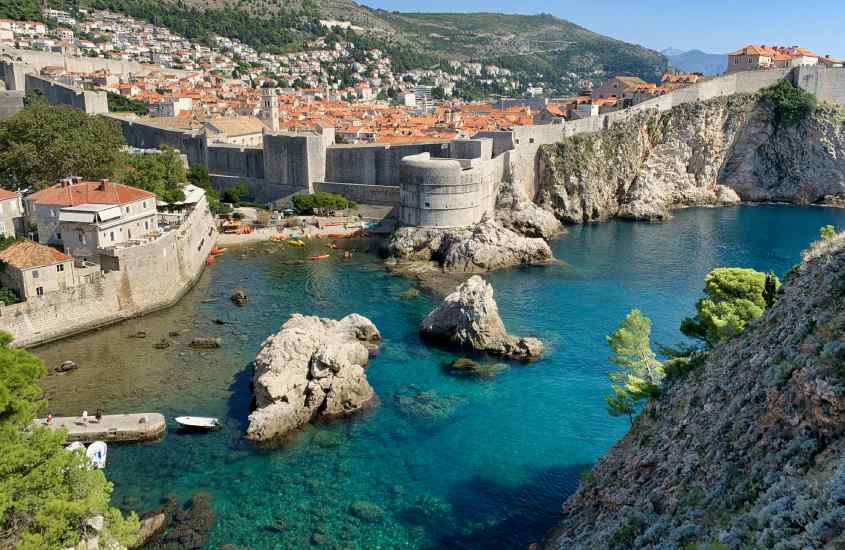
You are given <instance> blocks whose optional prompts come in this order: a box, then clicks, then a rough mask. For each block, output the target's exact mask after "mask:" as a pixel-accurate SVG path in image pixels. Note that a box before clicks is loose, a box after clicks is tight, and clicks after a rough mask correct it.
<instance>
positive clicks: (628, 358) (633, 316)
mask: <svg viewBox="0 0 845 550" xmlns="http://www.w3.org/2000/svg"><path fill="white" fill-rule="evenodd" d="M650 339H651V321H650V320H649V319H648V317H646V316H644V315H643V314H642V312H640V310H638V309H634V310H632V311H631V312H630V313H628V315H627V316H626V317H625V319H624V320H623V321H622V322H621V323H620V324H619V327H618V328H617V329H616V331H615V332H614V333H613V334H611V335H610V336H608V337H607V343H608V344H609V345H610V349H612V350H613V356H612V357H611V358H610V362H611V363H613V364H614V365H615V366H616V369H617V370H616V371H615V372H612V373H610V381H611V382H612V384H611V390H612V393H611V395H609V396H607V398H606V400H607V410H608V412H609V413H610V414H611V415H612V416H621V415H627V416H628V418H629V419H630V420H631V421H632V422H633V414H634V410H635V407H636V404H637V403H638V402H639V401H641V400H643V399H646V398H649V397H652V396H655V395H657V394H658V393H659V392H660V383H661V382H662V381H663V378H664V376H665V374H664V371H663V365H662V364H661V363H660V361H658V360H657V355H656V354H655V353H654V352H653V351H652V349H651V343H650Z"/></svg>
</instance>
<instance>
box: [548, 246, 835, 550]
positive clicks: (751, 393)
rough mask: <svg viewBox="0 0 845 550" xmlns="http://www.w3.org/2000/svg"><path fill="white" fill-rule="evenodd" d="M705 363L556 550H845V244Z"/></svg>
mask: <svg viewBox="0 0 845 550" xmlns="http://www.w3.org/2000/svg"><path fill="white" fill-rule="evenodd" d="M700 363H701V364H699V365H697V366H693V367H692V368H691V369H685V370H686V372H684V371H682V370H676V371H675V373H674V375H670V377H669V380H668V382H667V383H665V386H664V388H663V389H662V393H661V395H660V397H659V398H657V399H653V400H651V401H650V402H649V403H648V404H647V405H646V406H645V407H644V409H643V411H642V412H641V414H640V415H639V417H638V418H637V419H636V420H635V421H634V423H633V425H632V427H631V429H630V430H629V431H628V433H627V434H626V435H625V437H624V438H623V439H622V440H621V441H620V442H619V443H617V444H616V445H615V446H614V447H613V448H612V449H611V450H610V451H609V452H608V453H607V454H606V455H605V456H604V457H603V458H602V459H601V460H599V462H598V463H597V464H596V465H595V467H594V468H593V470H592V472H591V474H590V475H589V476H587V478H586V479H588V481H585V482H584V483H583V484H582V486H581V487H580V488H579V489H578V491H577V492H576V493H575V495H573V496H572V497H571V498H570V499H569V500H568V501H567V502H566V503H565V505H564V507H563V518H562V520H561V522H560V525H559V526H558V527H557V528H556V529H555V530H553V531H552V532H551V533H550V535H549V536H548V538H547V540H546V541H545V543H543V544H542V547H543V548H546V549H561V550H562V549H567V550H572V549H575V550H577V549H592V548H608V549H611V550H612V549H617V548H618V549H621V548H625V549H628V548H661V549H662V548H666V549H669V548H671V549H674V548H691V547H693V546H695V547H696V548H711V547H712V548H717V547H718V548H728V549H731V550H734V549H740V548H742V549H747V548H751V549H756V548H761V549H762V548H784V549H785V548H840V547H842V545H843V544H845V237H843V236H840V237H838V238H837V239H835V240H833V241H829V242H825V243H822V244H820V245H815V246H814V247H813V248H812V249H811V250H810V252H809V253H807V254H805V261H804V263H803V264H802V265H801V266H799V267H798V268H797V269H796V270H794V272H793V273H792V274H790V275H789V276H788V277H787V279H786V281H785V284H784V286H783V290H782V294H781V295H780V296H779V298H778V301H777V303H776V304H775V305H774V306H773V307H772V308H770V309H768V310H767V311H766V312H765V313H764V314H763V316H762V317H761V318H760V319H758V320H756V321H755V322H753V323H752V324H751V325H749V327H748V328H747V329H746V330H745V332H743V333H742V334H741V335H740V336H738V337H737V338H735V339H733V340H731V341H729V342H727V343H725V344H723V345H721V346H720V347H718V348H716V349H714V350H713V351H711V352H710V353H709V354H708V355H707V356H706V358H705V359H703V360H702V361H701V362H700Z"/></svg>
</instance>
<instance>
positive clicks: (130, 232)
mask: <svg viewBox="0 0 845 550" xmlns="http://www.w3.org/2000/svg"><path fill="white" fill-rule="evenodd" d="M126 233H127V234H128V235H129V236H128V237H127V239H131V238H132V230H131V229H127V230H126Z"/></svg>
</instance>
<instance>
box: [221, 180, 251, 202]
mask: <svg viewBox="0 0 845 550" xmlns="http://www.w3.org/2000/svg"><path fill="white" fill-rule="evenodd" d="M247 193H249V188H248V187H247V186H246V184H243V183H239V184H238V185H235V186H234V187H230V188H228V189H226V190H224V191H223V195H222V196H221V200H222V201H223V202H228V203H231V204H233V205H235V206H237V205H238V204H239V203H240V202H241V201H242V200H243V199H244V197H245V196H246V195H247Z"/></svg>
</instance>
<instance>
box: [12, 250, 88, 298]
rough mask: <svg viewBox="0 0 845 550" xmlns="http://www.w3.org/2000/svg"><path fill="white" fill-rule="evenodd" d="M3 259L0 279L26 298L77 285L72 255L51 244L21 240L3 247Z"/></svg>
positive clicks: (19, 295)
mask: <svg viewBox="0 0 845 550" xmlns="http://www.w3.org/2000/svg"><path fill="white" fill-rule="evenodd" d="M0 261H2V262H3V264H4V266H3V270H2V271H0V282H2V283H3V286H4V287H6V288H10V289H12V290H14V291H15V293H16V294H17V295H18V297H19V298H21V299H23V300H27V299H29V298H36V297H39V296H43V295H44V294H47V293H48V292H53V291H56V290H64V289H66V288H69V287H71V286H75V285H76V277H75V276H74V268H73V258H71V257H70V256H67V255H66V254H63V253H61V252H59V251H58V250H56V249H55V248H53V247H50V246H45V245H43V244H38V243H36V242H33V241H29V240H20V241H17V242H14V243H12V244H11V245H9V246H8V247H6V249H4V250H3V251H0Z"/></svg>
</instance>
